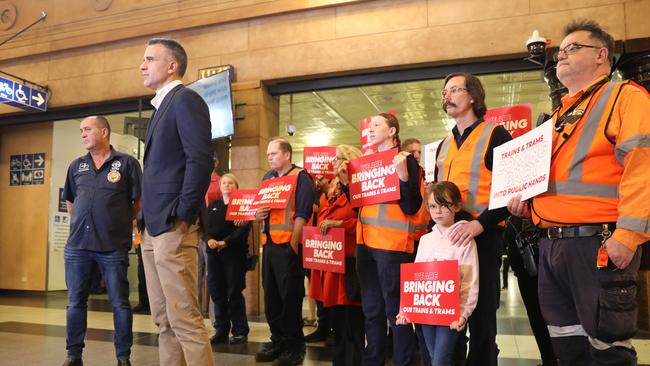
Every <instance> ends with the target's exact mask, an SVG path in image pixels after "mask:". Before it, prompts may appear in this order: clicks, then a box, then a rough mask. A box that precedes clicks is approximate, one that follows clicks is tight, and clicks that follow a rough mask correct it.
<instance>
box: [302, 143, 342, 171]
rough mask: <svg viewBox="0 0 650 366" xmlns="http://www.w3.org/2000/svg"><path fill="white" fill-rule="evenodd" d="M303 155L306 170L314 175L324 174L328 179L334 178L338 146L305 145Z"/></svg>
mask: <svg viewBox="0 0 650 366" xmlns="http://www.w3.org/2000/svg"><path fill="white" fill-rule="evenodd" d="M303 155H304V158H303V165H304V167H305V170H307V171H308V172H309V174H311V175H312V177H315V176H317V175H322V176H323V177H325V178H327V179H332V178H334V160H335V159H336V147H334V146H320V147H305V151H304V153H303Z"/></svg>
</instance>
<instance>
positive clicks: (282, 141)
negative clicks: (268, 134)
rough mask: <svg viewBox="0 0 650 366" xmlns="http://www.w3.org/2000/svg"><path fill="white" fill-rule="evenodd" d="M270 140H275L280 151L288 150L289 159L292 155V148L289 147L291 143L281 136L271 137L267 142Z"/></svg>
mask: <svg viewBox="0 0 650 366" xmlns="http://www.w3.org/2000/svg"><path fill="white" fill-rule="evenodd" d="M272 142H276V143H277V144H278V147H279V148H280V151H282V152H288V153H289V159H291V158H292V157H293V148H292V147H291V144H290V143H289V141H287V140H286V139H283V138H282V137H273V138H271V140H270V141H269V144H271V143H272Z"/></svg>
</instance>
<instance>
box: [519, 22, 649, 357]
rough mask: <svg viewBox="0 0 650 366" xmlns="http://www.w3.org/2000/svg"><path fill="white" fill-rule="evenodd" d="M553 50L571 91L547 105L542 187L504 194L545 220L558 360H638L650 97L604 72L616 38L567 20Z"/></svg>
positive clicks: (545, 293) (543, 290)
mask: <svg viewBox="0 0 650 366" xmlns="http://www.w3.org/2000/svg"><path fill="white" fill-rule="evenodd" d="M564 33H565V37H564V40H562V43H561V44H560V48H559V51H558V52H557V53H556V55H555V60H556V61H557V68H556V70H557V77H558V79H559V80H560V81H561V82H562V84H564V86H566V87H567V89H568V91H569V93H568V95H567V96H565V97H563V98H562V105H561V106H560V107H559V108H558V109H557V110H556V111H555V112H554V113H553V123H554V127H555V132H554V133H553V150H552V156H551V171H550V176H549V179H550V181H549V188H548V191H547V192H546V193H543V194H541V195H539V196H537V197H534V198H533V199H532V200H530V201H528V202H526V201H524V202H522V201H521V200H520V198H519V197H516V198H514V199H513V200H511V201H510V202H509V203H508V209H509V210H510V211H511V212H512V213H513V214H515V215H518V216H524V217H532V219H533V221H534V222H535V224H536V225H537V226H539V227H540V228H542V235H541V240H540V243H539V245H540V259H539V261H540V263H539V302H540V305H541V308H542V314H543V315H544V319H545V321H546V324H547V326H548V329H549V333H550V335H551V341H552V343H553V347H554V350H555V353H556V355H557V357H558V359H559V361H560V365H636V352H635V350H634V348H633V347H632V343H631V342H630V338H632V336H633V335H634V333H635V332H636V315H637V309H636V281H637V271H638V269H639V262H640V256H641V250H640V249H639V248H638V246H639V245H640V244H642V243H643V242H645V241H648V239H650V223H649V219H648V216H649V210H648V207H649V206H648V202H650V188H649V186H648V171H650V123H648V122H649V120H648V113H650V97H649V96H648V93H647V92H646V91H645V90H644V89H642V88H641V87H639V86H638V85H636V84H634V83H632V82H629V81H622V82H614V81H610V80H609V74H610V68H611V65H612V51H613V46H614V39H613V38H612V36H611V35H609V34H608V33H606V32H605V31H604V30H603V29H602V28H601V27H600V26H599V25H598V24H597V23H595V22H593V21H579V22H573V23H571V24H569V25H568V26H567V27H566V28H565V31H564Z"/></svg>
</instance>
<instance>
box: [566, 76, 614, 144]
mask: <svg viewBox="0 0 650 366" xmlns="http://www.w3.org/2000/svg"><path fill="white" fill-rule="evenodd" d="M608 81H609V78H608V77H606V78H604V79H602V80H601V81H599V82H597V83H596V84H594V85H592V86H591V87H590V88H589V89H587V90H586V91H585V92H584V94H582V95H581V96H580V98H578V100H576V101H575V102H574V103H573V104H572V105H571V106H570V107H569V108H568V109H567V110H566V111H565V112H564V113H562V115H561V116H559V117H558V119H557V120H556V121H555V131H556V132H562V131H564V126H566V125H570V124H574V123H576V122H578V121H579V120H580V119H581V118H582V116H583V115H584V111H575V109H576V108H577V107H578V106H579V105H580V104H581V103H582V102H584V101H585V100H586V99H587V98H589V103H591V97H593V94H594V92H596V91H597V90H598V89H600V88H601V87H602V86H603V85H605V83H607V82H608ZM589 103H588V104H589ZM558 111H559V109H558Z"/></svg>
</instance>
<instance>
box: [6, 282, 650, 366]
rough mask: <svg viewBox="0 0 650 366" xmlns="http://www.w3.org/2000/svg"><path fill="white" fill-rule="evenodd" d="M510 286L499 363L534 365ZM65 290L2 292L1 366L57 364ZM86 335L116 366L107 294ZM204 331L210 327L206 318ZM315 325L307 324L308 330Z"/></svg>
mask: <svg viewBox="0 0 650 366" xmlns="http://www.w3.org/2000/svg"><path fill="white" fill-rule="evenodd" d="M510 277H511V281H510V283H511V286H510V288H509V289H508V290H504V291H503V292H502V297H501V300H502V302H501V308H500V309H499V313H498V329H499V335H498V337H497V343H498V345H499V348H500V350H501V352H500V354H499V356H500V357H499V364H500V365H505V366H510V365H522V366H523V365H525V366H532V365H537V364H540V363H541V361H540V360H539V352H538V350H537V346H536V344H535V340H534V338H533V336H532V332H531V330H530V327H529V326H528V321H527V318H526V313H525V309H524V307H523V303H522V302H521V299H520V296H519V292H518V291H517V289H516V286H513V285H514V284H515V282H514V281H516V280H515V279H514V277H513V276H512V274H511V276H510ZM65 303H66V301H65V293H63V292H57V293H49V294H47V295H42V294H25V293H8V292H0V365H21V366H27V365H30V366H31V365H43V366H55V365H60V364H61V363H62V362H63V360H64V358H65V355H66V351H65ZM89 308H90V309H94V310H95V311H90V312H89V316H88V328H89V331H88V335H87V341H86V349H85V352H84V364H85V365H89V366H93V365H97V366H99V365H114V364H115V361H114V352H115V351H114V348H113V343H112V337H113V332H112V329H113V320H112V313H110V312H106V311H105V310H107V303H106V300H105V296H93V299H91V301H90V304H89ZM206 325H207V326H208V329H210V330H211V331H212V327H211V326H210V324H209V321H206ZM250 326H251V333H250V336H249V342H248V344H244V345H236V346H230V345H218V346H216V347H214V357H215V363H216V364H217V365H253V364H255V360H254V357H253V355H254V354H255V352H256V351H257V350H258V348H259V347H260V346H261V344H262V343H263V342H266V341H267V340H268V336H269V332H268V327H267V325H266V323H265V322H263V321H252V322H251V323H250ZM313 329H314V328H309V327H306V328H305V333H309V332H310V331H312V330H313ZM133 331H134V346H133V349H132V356H131V361H132V363H133V365H134V366H145V365H147V366H149V365H157V364H158V351H157V347H156V345H157V337H156V334H155V333H156V328H155V326H154V325H153V323H152V322H151V318H150V317H149V316H148V315H134V320H133ZM634 345H635V347H636V349H637V352H638V354H639V363H641V364H650V336H649V335H648V333H641V334H639V336H638V337H637V339H635V340H634ZM330 360H331V354H330V352H329V350H328V349H327V348H326V347H325V346H324V345H323V344H322V343H316V344H310V345H309V346H308V347H307V357H306V361H305V363H304V365H306V366H311V365H313V366H317V365H327V364H331V362H330Z"/></svg>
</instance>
